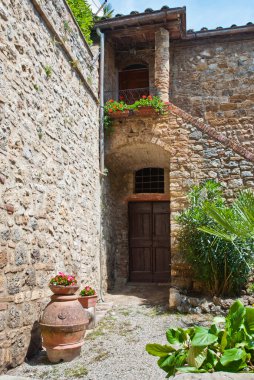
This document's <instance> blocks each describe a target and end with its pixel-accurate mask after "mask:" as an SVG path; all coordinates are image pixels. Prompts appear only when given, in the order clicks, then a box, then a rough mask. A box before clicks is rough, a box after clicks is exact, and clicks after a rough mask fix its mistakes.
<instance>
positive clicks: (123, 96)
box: [104, 87, 156, 104]
mask: <svg viewBox="0 0 254 380" xmlns="http://www.w3.org/2000/svg"><path fill="white" fill-rule="evenodd" d="M143 95H146V96H148V95H156V89H155V88H151V87H144V88H131V89H126V90H119V91H118V92H114V91H106V92H105V93H104V98H105V102H107V101H108V100H110V99H114V100H124V101H125V103H127V104H133V103H135V101H136V100H139V99H140V98H142V96H143Z"/></svg>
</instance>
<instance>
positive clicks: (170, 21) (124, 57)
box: [98, 7, 254, 289]
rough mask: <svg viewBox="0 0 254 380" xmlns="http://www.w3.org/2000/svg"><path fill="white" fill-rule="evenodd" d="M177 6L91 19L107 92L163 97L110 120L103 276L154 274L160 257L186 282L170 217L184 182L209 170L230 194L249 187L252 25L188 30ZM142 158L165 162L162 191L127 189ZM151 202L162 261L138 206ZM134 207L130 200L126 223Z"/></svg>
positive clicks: (175, 281) (178, 281) (181, 202)
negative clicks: (154, 108)
mask: <svg viewBox="0 0 254 380" xmlns="http://www.w3.org/2000/svg"><path fill="white" fill-rule="evenodd" d="M185 12H186V10H185V8H168V7H163V8H162V9H161V10H159V11H154V12H152V11H151V10H150V9H148V10H146V11H145V12H144V13H140V14H138V13H137V12H132V13H131V14H130V15H127V16H123V15H118V17H115V18H114V19H111V20H105V21H102V22H101V23H99V25H98V26H99V27H100V28H101V30H102V31H103V32H104V33H105V39H106V62H105V71H106V75H105V76H106V81H105V94H106V98H107V99H110V98H113V99H119V97H120V96H124V97H126V99H127V101H128V97H129V96H130V95H132V94H134V96H135V95H136V94H137V92H138V93H139V95H140V97H141V95H142V94H147V93H150V94H159V95H160V97H161V98H162V99H163V100H164V101H169V102H170V109H169V110H168V112H167V113H166V114H165V115H163V116H160V115H157V116H153V117H150V118H149V117H138V116H135V115H130V116H129V117H128V118H122V119H120V120H119V121H114V122H113V128H114V131H113V133H112V134H111V135H110V137H108V139H107V140H106V166H107V168H108V170H109V176H108V186H107V199H108V200H110V207H108V208H107V209H106V212H107V214H106V215H107V228H108V231H109V233H107V235H106V238H107V246H108V248H109V249H108V257H111V264H112V265H114V266H113V267H112V266H111V278H112V281H115V282H116V283H117V284H123V283H125V282H126V281H128V280H131V279H132V276H133V272H135V275H137V273H138V272H139V274H140V272H143V280H144V279H145V280H144V281H147V279H149V280H148V281H156V278H157V277H156V270H157V269H156V265H157V264H158V266H165V265H168V266H169V275H168V281H167V282H169V283H170V284H171V285H172V286H177V287H180V288H188V289H192V288H193V286H195V285H196V284H195V281H194V280H193V278H192V277H191V272H190V270H189V267H188V266H187V265H186V264H185V262H184V257H183V256H182V255H181V252H179V249H178V246H177V231H178V228H179V227H178V225H177V224H176V221H175V216H176V215H177V213H178V212H179V211H181V210H183V208H184V207H185V206H186V194H187V192H188V190H189V188H190V186H191V185H193V184H198V183H200V182H201V181H204V180H206V179H215V180H216V181H220V182H221V183H222V185H223V186H224V187H225V193H226V196H227V198H228V199H229V200H232V199H234V197H235V195H236V193H237V192H238V191H239V189H241V188H243V187H254V168H253V162H254V160H253V158H254V156H253V153H254V150H253V143H254V127H253V125H254V99H253V96H254V95H253V94H254V66H253V64H254V53H253V51H254V49H253V48H254V25H252V24H251V23H249V24H247V25H246V26H242V27H235V26H233V27H231V28H227V29H222V28H217V29H216V30H207V29H206V28H204V29H203V30H201V31H200V32H193V31H192V30H190V31H188V32H187V31H186V23H185V16H186V13H185ZM145 69H146V72H147V75H148V79H147V82H146V83H148V85H147V88H144V87H146V86H143V88H138V87H142V86H139V84H140V83H141V82H140V77H139V80H137V84H136V86H135V81H133V75H134V74H133V73H134V70H137V76H140V75H141V74H142V71H141V70H145ZM128 71H132V72H133V73H132V74H130V75H129V83H128V81H125V83H124V85H125V88H126V90H125V91H123V86H121V78H122V73H123V72H125V73H124V78H126V76H128V74H126V72H128ZM142 75H143V74H142ZM142 83H145V81H143V82H142ZM133 84H134V86H133ZM171 102H172V103H173V104H174V105H175V106H173V104H172V103H171ZM148 168H161V169H163V170H164V189H163V191H160V192H159V193H158V192H157V193H152V192H151V191H150V192H149V193H146V192H144V193H140V191H137V190H136V188H135V181H136V176H137V173H140V171H142V170H145V169H148ZM159 202H161V203H164V204H165V202H168V206H167V207H168V218H169V220H170V223H169V226H167V227H166V228H168V234H169V236H170V241H169V242H168V252H167V253H166V254H165V255H168V258H169V261H168V262H166V261H165V260H166V259H165V255H164V259H161V258H159V259H158V257H159V256H160V255H161V253H160V251H158V257H157V256H156V255H157V253H156V251H157V246H153V244H154V243H153V239H154V231H153V229H154V222H153V221H152V220H153V218H155V217H156V215H155V216H154V215H153V214H152V213H151V215H150V216H149V217H148V216H147V215H148V213H149V210H148V209H143V210H145V211H138V210H141V208H142V207H143V208H144V207H145V206H146V204H147V203H150V204H152V205H156V204H158V203H159ZM133 207H134V208H135V207H137V208H138V209H137V211H136V213H134V215H135V217H136V225H135V226H134V232H133V231H132V230H133V221H132V211H131V209H132V208H133ZM151 207H153V206H151ZM156 207H157V206H156ZM145 218H148V219H149V222H147V223H146V222H145ZM140 219H142V220H143V222H142V223H143V225H142V226H140V225H139V224H140V223H141V222H140ZM148 219H147V220H148ZM135 228H136V230H135ZM149 231H150V232H149ZM149 234H151V236H150V237H149ZM142 239H143V240H142ZM155 240H156V239H155ZM141 241H142V242H141ZM133 242H134V243H133ZM135 242H136V243H135ZM159 243H160V242H158V241H157V242H156V244H157V245H158V244H159ZM135 244H136V246H135ZM150 247H152V248H150ZM137 257H138V259H137ZM135 260H136V261H135ZM133 261H135V263H134V264H133ZM157 261H158V262H157ZM159 261H160V262H159ZM133 266H136V267H135V268H133ZM148 272H150V273H152V275H154V277H153V276H151V277H149V275H148ZM135 275H134V278H137V279H138V278H139V277H138V275H137V277H135ZM161 278H162V279H163V276H162V277H161ZM138 281H139V280H138ZM162 282H165V281H164V280H162Z"/></svg>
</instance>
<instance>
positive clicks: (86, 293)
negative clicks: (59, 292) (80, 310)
mask: <svg viewBox="0 0 254 380" xmlns="http://www.w3.org/2000/svg"><path fill="white" fill-rule="evenodd" d="M95 294H96V293H95V290H94V289H93V288H92V287H91V286H88V285H87V286H85V287H84V289H82V290H81V292H80V295H81V296H83V297H87V296H94V295H95Z"/></svg>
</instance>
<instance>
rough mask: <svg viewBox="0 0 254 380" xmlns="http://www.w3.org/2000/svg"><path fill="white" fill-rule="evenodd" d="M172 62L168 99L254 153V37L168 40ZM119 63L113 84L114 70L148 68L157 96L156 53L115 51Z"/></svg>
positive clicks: (108, 62) (108, 61) (242, 35)
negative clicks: (135, 65)
mask: <svg viewBox="0 0 254 380" xmlns="http://www.w3.org/2000/svg"><path fill="white" fill-rule="evenodd" d="M170 60H171V62H170V86H169V95H170V100H171V101H173V103H175V104H176V105H178V106H179V107H181V108H182V109H184V110H185V111H187V112H190V113H191V114H192V115H193V116H199V117H203V118H204V119H205V120H206V121H207V122H208V123H209V124H210V125H212V126H214V127H216V128H217V130H219V131H221V132H224V133H225V134H226V135H227V136H228V137H230V138H233V139H234V140H236V141H238V142H239V144H241V145H244V146H245V145H246V146H247V147H248V149H250V150H252V151H254V148H253V146H254V129H253V123H254V35H253V34H248V35H246V34H244V33H240V32H239V34H237V35H235V36H234V37H225V36H224V37H219V36H218V37H216V38H215V37H211V38H205V39H202V40H200V39H199V40H195V39H193V40H192V39H191V40H188V41H184V40H177V41H170ZM115 62H116V67H115V66H114V70H113V71H112V72H111V76H110V81H111V83H112V74H113V73H114V74H113V75H115V83H117V80H116V78H117V70H116V68H117V69H118V70H120V69H122V68H123V67H125V66H127V65H131V64H134V63H147V64H148V66H149V75H150V87H151V89H152V91H151V92H153V91H154V88H155V66H154V63H155V51H154V49H144V50H136V51H130V52H116V59H115ZM111 65H112V60H106V67H107V66H108V67H111ZM107 83H109V82H108V80H107V79H106V84H107ZM109 87H110V86H109ZM114 91H115V88H114Z"/></svg>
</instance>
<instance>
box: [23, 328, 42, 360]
mask: <svg viewBox="0 0 254 380" xmlns="http://www.w3.org/2000/svg"><path fill="white" fill-rule="evenodd" d="M41 350H42V339H41V328H40V324H39V322H38V321H35V322H34V324H33V327H32V330H31V339H30V343H29V347H28V350H27V354H26V358H27V359H28V360H30V359H32V358H33V357H34V356H35V355H36V354H38V353H39V351H41Z"/></svg>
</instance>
